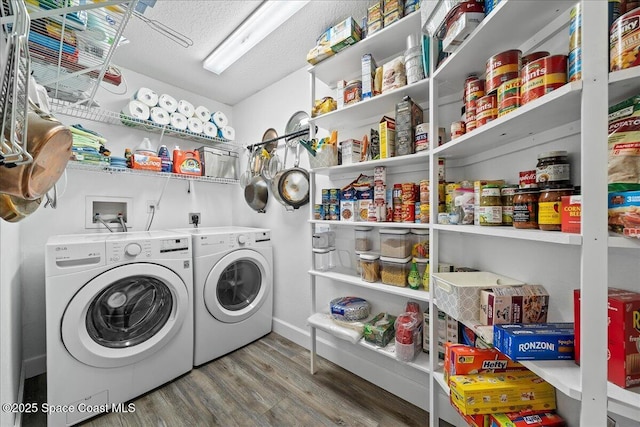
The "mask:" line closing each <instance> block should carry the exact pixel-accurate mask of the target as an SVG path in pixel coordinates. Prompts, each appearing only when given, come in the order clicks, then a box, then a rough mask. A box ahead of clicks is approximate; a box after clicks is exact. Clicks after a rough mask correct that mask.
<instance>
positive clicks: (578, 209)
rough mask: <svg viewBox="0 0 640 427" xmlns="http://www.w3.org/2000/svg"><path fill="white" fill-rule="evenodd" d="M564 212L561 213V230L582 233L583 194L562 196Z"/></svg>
mask: <svg viewBox="0 0 640 427" xmlns="http://www.w3.org/2000/svg"><path fill="white" fill-rule="evenodd" d="M560 206H561V207H562V212H561V213H560V231H562V232H563V233H578V234H579V233H580V224H581V223H582V196H581V195H575V196H562V203H561V204H560Z"/></svg>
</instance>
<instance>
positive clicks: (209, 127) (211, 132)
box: [204, 122, 218, 138]
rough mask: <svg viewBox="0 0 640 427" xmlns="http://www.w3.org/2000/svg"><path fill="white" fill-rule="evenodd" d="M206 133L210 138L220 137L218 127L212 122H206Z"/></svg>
mask: <svg viewBox="0 0 640 427" xmlns="http://www.w3.org/2000/svg"><path fill="white" fill-rule="evenodd" d="M204 134H205V135H207V136H208V137H210V138H217V137H218V127H217V126H216V125H214V124H213V123H211V122H205V124H204Z"/></svg>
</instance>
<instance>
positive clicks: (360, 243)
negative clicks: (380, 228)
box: [354, 227, 373, 252]
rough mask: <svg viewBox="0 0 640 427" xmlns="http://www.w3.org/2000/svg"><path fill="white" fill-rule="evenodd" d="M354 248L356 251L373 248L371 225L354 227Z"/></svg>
mask: <svg viewBox="0 0 640 427" xmlns="http://www.w3.org/2000/svg"><path fill="white" fill-rule="evenodd" d="M354 234H355V244H354V245H355V249H356V251H358V252H366V251H370V250H371V249H373V227H356V228H355V231H354Z"/></svg>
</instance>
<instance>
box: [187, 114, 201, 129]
mask: <svg viewBox="0 0 640 427" xmlns="http://www.w3.org/2000/svg"><path fill="white" fill-rule="evenodd" d="M187 129H189V131H190V132H193V133H202V130H203V125H202V120H200V119H199V118H197V117H189V118H188V119H187Z"/></svg>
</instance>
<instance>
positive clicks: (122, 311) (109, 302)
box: [61, 263, 190, 368]
mask: <svg viewBox="0 0 640 427" xmlns="http://www.w3.org/2000/svg"><path fill="white" fill-rule="evenodd" d="M189 305H190V304H189V292H188V289H187V285H186V284H185V283H184V281H183V280H182V279H181V278H180V276H178V275H177V274H176V273H175V272H173V271H172V270H170V269H168V268H166V267H162V266H160V265H157V264H150V263H135V264H127V265H123V266H119V267H115V268H113V269H111V270H108V271H106V272H104V273H102V274H100V275H99V276H96V277H94V278H93V279H92V280H90V281H89V282H88V283H87V284H85V285H84V286H83V287H82V288H81V289H80V290H79V291H78V292H77V293H76V294H75V295H74V297H73V299H71V301H70V302H69V304H68V306H67V308H66V310H65V312H64V315H63V317H62V323H61V335H62V341H63V343H64V345H65V347H66V348H67V350H68V351H69V353H71V355H72V356H73V357H75V358H76V359H78V360H79V361H80V362H82V363H85V364H87V365H90V366H96V367H100V368H113V367H119V366H125V365H129V364H132V363H135V362H139V361H140V360H143V359H145V358H147V357H149V356H150V355H152V354H154V353H155V352H157V351H159V350H160V349H161V348H162V347H163V346H164V345H165V344H167V343H168V342H169V341H170V340H171V339H172V338H173V337H174V335H175V334H176V333H177V332H178V331H179V330H180V328H181V327H182V324H183V322H184V320H185V318H186V316H187V313H188V312H189Z"/></svg>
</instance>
